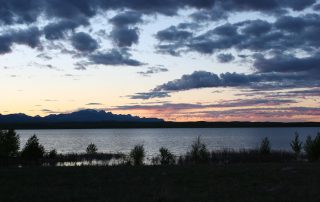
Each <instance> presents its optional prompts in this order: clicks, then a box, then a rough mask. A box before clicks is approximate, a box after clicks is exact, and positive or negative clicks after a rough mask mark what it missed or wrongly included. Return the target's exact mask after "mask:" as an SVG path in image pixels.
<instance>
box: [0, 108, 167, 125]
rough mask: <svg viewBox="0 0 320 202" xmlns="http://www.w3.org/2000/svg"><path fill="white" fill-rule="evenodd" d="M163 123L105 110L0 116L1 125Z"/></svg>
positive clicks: (154, 119)
mask: <svg viewBox="0 0 320 202" xmlns="http://www.w3.org/2000/svg"><path fill="white" fill-rule="evenodd" d="M104 121H118V122H162V121H163V120H162V119H157V118H140V117H138V116H132V115H130V114H129V115H118V114H113V113H111V112H106V111H103V110H94V109H83V110H79V111H75V112H71V113H64V114H51V115H48V116H45V117H40V116H34V117H33V116H28V115H25V114H21V113H20V114H9V115H0V123H25V122H104Z"/></svg>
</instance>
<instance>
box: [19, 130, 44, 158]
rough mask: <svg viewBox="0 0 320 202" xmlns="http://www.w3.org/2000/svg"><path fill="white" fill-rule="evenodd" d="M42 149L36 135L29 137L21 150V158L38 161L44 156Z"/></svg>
mask: <svg viewBox="0 0 320 202" xmlns="http://www.w3.org/2000/svg"><path fill="white" fill-rule="evenodd" d="M44 154H45V150H44V147H43V146H42V145H41V144H40V143H39V139H38V138H37V136H36V135H33V136H32V137H30V138H29V139H28V141H27V143H26V145H25V146H24V148H23V149H22V152H21V156H22V157H23V158H26V159H32V160H36V159H40V158H42V157H43V156H44Z"/></svg>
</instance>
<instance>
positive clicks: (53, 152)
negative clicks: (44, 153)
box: [48, 149, 58, 159]
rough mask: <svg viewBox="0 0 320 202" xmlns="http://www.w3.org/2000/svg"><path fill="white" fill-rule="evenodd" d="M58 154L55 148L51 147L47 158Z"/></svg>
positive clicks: (52, 157)
mask: <svg viewBox="0 0 320 202" xmlns="http://www.w3.org/2000/svg"><path fill="white" fill-rule="evenodd" d="M57 156H58V153H57V150H55V149H52V150H51V151H50V152H49V153H48V158H49V159H55V158H57Z"/></svg>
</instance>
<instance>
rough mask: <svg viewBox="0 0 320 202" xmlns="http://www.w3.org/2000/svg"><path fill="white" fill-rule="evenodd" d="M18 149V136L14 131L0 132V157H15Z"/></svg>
mask: <svg viewBox="0 0 320 202" xmlns="http://www.w3.org/2000/svg"><path fill="white" fill-rule="evenodd" d="M19 147H20V139H19V135H17V133H16V132H15V131H14V130H8V131H2V130H1V131H0V157H15V156H17V154H18V150H19Z"/></svg>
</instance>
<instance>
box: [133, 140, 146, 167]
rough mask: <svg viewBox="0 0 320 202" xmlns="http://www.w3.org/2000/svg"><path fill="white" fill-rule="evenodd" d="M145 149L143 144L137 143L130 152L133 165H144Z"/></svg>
mask: <svg viewBox="0 0 320 202" xmlns="http://www.w3.org/2000/svg"><path fill="white" fill-rule="evenodd" d="M144 157H145V151H144V147H143V145H136V146H134V148H133V149H132V150H131V152H130V162H131V164H132V165H135V166H140V165H143V160H144Z"/></svg>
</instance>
